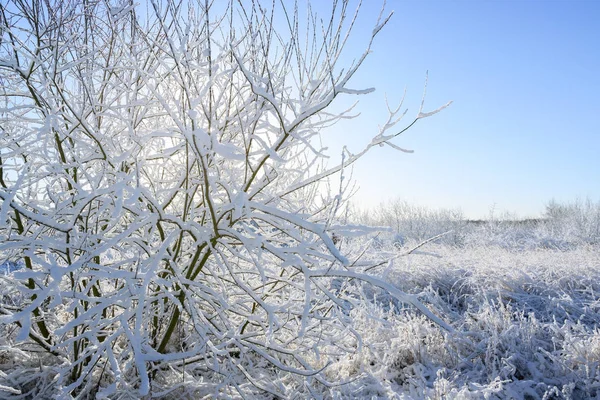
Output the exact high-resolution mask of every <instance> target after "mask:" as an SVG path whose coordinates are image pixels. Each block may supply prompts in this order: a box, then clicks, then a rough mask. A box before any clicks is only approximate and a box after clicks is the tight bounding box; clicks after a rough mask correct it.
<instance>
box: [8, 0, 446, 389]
mask: <svg viewBox="0 0 600 400" xmlns="http://www.w3.org/2000/svg"><path fill="white" fill-rule="evenodd" d="M285 4H287V3H285V2H281V3H279V2H273V3H265V4H262V3H260V2H256V1H253V2H246V1H234V0H232V1H231V2H229V3H225V2H212V1H208V0H206V1H204V0H197V1H193V0H190V1H177V0H172V1H171V0H165V1H161V0H152V1H150V2H148V3H147V4H144V5H139V4H137V3H136V2H134V1H132V0H123V1H111V0H100V1H95V0H84V1H80V0H66V1H42V0H33V1H31V0H9V1H5V2H2V4H1V5H0V71H1V72H0V81H1V85H0V87H1V89H0V91H1V92H0V102H1V105H0V221H1V222H0V261H4V260H9V261H13V262H16V261H22V263H23V264H24V268H23V269H22V270H21V271H19V272H16V273H14V279H13V281H12V283H11V284H12V285H13V286H12V289H11V290H13V292H11V293H13V294H15V293H17V294H18V296H16V297H15V298H18V299H20V301H15V302H14V303H12V304H8V303H4V304H3V305H2V307H0V313H1V314H2V317H1V318H2V319H1V322H2V323H3V324H4V326H5V328H6V329H5V332H8V333H10V332H12V331H11V330H10V329H8V328H7V327H12V326H14V327H18V330H17V332H18V333H17V334H16V335H15V336H14V337H11V336H10V335H9V336H8V337H7V338H6V339H5V340H8V341H12V340H14V341H17V342H27V343H29V344H30V345H29V346H27V347H26V349H28V351H35V352H39V351H40V350H42V353H39V354H44V357H45V358H44V364H45V365H46V369H45V370H44V373H45V374H49V375H48V376H51V377H52V380H51V381H46V380H43V379H40V380H38V381H36V382H35V384H31V379H30V380H29V381H27V380H26V379H27V378H26V376H28V375H27V374H19V375H18V376H17V375H15V374H13V375H10V376H9V378H10V379H8V378H6V377H5V378H6V379H4V380H3V382H4V383H2V390H4V391H12V392H14V393H19V392H23V393H25V392H27V391H28V390H29V393H37V394H38V395H39V393H42V392H44V391H48V393H50V392H51V393H53V395H59V396H66V395H68V394H70V395H78V394H79V395H87V394H93V393H97V394H98V395H101V396H105V397H111V396H112V397H115V396H116V394H117V393H138V395H139V394H141V395H146V394H148V393H150V392H152V394H153V395H156V396H159V395H160V394H161V393H162V394H163V395H167V394H168V393H169V391H177V390H195V391H197V393H204V394H206V393H213V394H215V395H223V396H234V395H244V393H259V392H262V393H271V394H272V395H279V396H290V395H292V394H294V393H305V394H307V393H310V392H311V391H312V390H314V388H315V387H317V386H319V385H329V384H330V382H329V381H328V380H327V375H326V373H325V372H324V371H326V367H327V365H328V364H329V362H330V361H331V360H334V359H335V358H336V357H338V356H339V355H340V354H343V353H345V352H348V351H352V349H353V348H354V347H356V346H359V345H360V337H359V336H358V334H357V333H356V332H354V331H353V329H352V325H351V317H350V308H351V307H352V305H353V304H356V301H358V300H357V294H356V293H351V292H349V290H348V286H345V284H344V282H350V281H352V282H365V283H367V284H369V285H373V286H376V287H379V288H381V289H384V290H386V291H388V292H389V293H390V294H392V295H393V296H395V297H397V298H398V299H399V300H401V301H404V302H406V303H410V304H412V305H414V306H415V307H416V308H417V309H419V310H420V311H421V312H423V313H425V314H426V315H427V316H428V317H429V318H430V319H431V320H433V321H434V322H436V323H437V324H438V325H440V326H441V327H443V328H446V329H451V328H450V327H449V326H447V325H446V324H445V323H444V322H443V321H442V320H440V319H439V318H437V317H436V316H435V315H434V314H433V313H432V312H430V311H429V310H428V309H427V308H426V307H425V306H424V305H422V304H421V303H419V302H418V301H417V300H416V299H415V298H414V297H412V296H409V295H406V294H404V293H402V292H400V291H399V290H397V289H395V288H394V287H393V286H391V285H389V284H388V283H386V282H385V281H384V280H382V279H381V278H379V277H377V276H376V275H373V274H371V273H370V272H367V271H370V270H369V267H371V266H372V263H370V262H368V258H362V259H360V260H359V255H360V254H359V253H360V252H359V251H356V250H354V249H352V248H348V249H342V250H343V251H342V250H340V246H339V245H336V244H335V243H334V241H333V240H332V237H333V233H334V232H336V234H337V235H341V236H348V235H354V234H360V233H361V232H364V231H365V229H366V228H364V229H362V228H360V227H355V226H347V225H344V224H343V223H342V222H343V219H342V218H340V213H341V210H342V208H343V204H344V194H345V190H346V186H347V182H346V181H345V180H344V178H343V171H344V169H345V168H347V167H349V166H350V165H352V164H353V163H354V162H356V161H357V160H358V159H360V158H361V156H362V155H363V154H365V152H367V151H369V150H370V149H371V148H372V147H374V146H378V145H382V144H390V145H391V146H392V147H397V146H396V145H394V144H392V143H390V140H391V139H393V138H394V137H396V136H397V135H399V134H400V133H402V132H403V131H404V130H405V129H407V128H408V127H410V126H412V124H414V122H416V121H417V120H418V119H421V118H423V117H426V116H428V115H431V114H432V113H426V112H423V109H422V105H421V109H420V110H419V112H418V114H417V116H416V117H415V119H414V120H413V121H409V123H408V124H407V125H405V128H404V129H402V128H397V123H398V122H399V121H400V119H401V118H402V116H403V115H404V113H400V112H399V111H400V107H399V108H397V109H394V110H391V111H390V114H389V119H388V120H387V121H383V122H384V124H383V125H382V128H380V130H379V131H375V132H374V134H373V136H372V140H371V141H370V142H369V143H368V145H367V146H366V147H365V148H364V150H363V151H361V152H359V153H356V154H352V153H350V152H348V151H345V153H344V154H343V157H342V162H341V163H340V164H338V165H327V164H325V163H324V159H325V158H324V157H325V149H322V148H320V147H319V146H318V144H317V143H318V141H317V140H315V139H317V138H318V136H319V135H320V134H321V133H322V132H324V131H326V129H327V128H328V127H330V126H331V125H332V124H335V123H336V122H337V121H339V120H341V119H343V118H347V117H348V116H349V114H348V112H344V113H340V114H333V113H331V112H329V111H328V110H329V107H330V106H331V105H332V103H333V102H334V101H335V100H336V98H338V97H340V96H355V95H361V94H365V93H368V92H370V90H355V89H354V88H352V87H351V86H349V84H350V80H351V78H352V76H353V75H354V74H355V73H356V71H357V70H358V69H359V68H360V67H361V65H362V64H363V62H364V60H365V58H366V57H367V55H368V53H369V52H370V51H371V44H372V42H373V40H374V39H375V36H376V35H377V34H378V33H379V32H380V30H381V29H382V28H383V27H384V25H385V24H386V23H387V22H388V20H389V18H390V15H388V14H385V13H384V12H382V13H381V15H380V17H379V19H378V20H377V21H376V22H375V24H374V28H373V30H372V34H371V37H370V38H368V39H369V40H367V43H368V45H367V48H366V49H364V52H362V53H359V54H357V58H356V59H355V61H354V62H353V63H352V64H351V65H346V66H342V65H340V60H341V59H342V53H343V51H344V47H345V45H346V43H347V41H348V37H349V35H350V33H351V31H352V27H353V26H354V22H355V19H356V17H357V15H358V9H357V10H354V9H352V8H351V7H349V4H348V2H347V1H344V0H342V1H334V2H333V3H332V4H333V7H332V9H331V13H330V15H327V16H326V18H324V19H322V18H320V17H318V16H317V15H316V14H315V13H313V12H312V10H311V8H310V6H309V5H308V4H293V5H290V6H286V5H285ZM303 16H304V17H303ZM434 112H436V111H434ZM326 182H337V184H336V185H339V191H338V193H337V194H335V195H334V196H331V197H329V196H326V195H324V193H325V192H324V191H323V190H322V189H323V184H324V183H326ZM378 262H380V260H379V261H378ZM11 343H12V342H11ZM32 346H33V347H32ZM14 351H15V352H17V350H16V348H14ZM19 351H20V350H19ZM20 354H21V353H19V354H16V353H15V354H13V356H14V357H17V358H18V357H20ZM36 371H37V372H36ZM36 373H37V374H38V375H35V374H36ZM41 373H42V371H38V370H37V369H34V370H33V372H31V371H29V376H34V377H35V376H39V374H41ZM4 375H6V374H4ZM4 375H3V376H4ZM190 382H191V383H190ZM44 385H45V386H44ZM183 386H185V387H186V389H181V387H183ZM190 388H191V389H190Z"/></svg>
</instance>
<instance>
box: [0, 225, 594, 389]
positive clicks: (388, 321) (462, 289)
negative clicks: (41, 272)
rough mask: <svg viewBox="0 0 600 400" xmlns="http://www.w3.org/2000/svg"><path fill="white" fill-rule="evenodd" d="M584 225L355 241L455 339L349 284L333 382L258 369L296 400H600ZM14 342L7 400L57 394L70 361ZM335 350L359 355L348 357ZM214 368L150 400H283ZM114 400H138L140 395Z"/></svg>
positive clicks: (180, 378)
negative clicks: (243, 397) (59, 374)
mask: <svg viewBox="0 0 600 400" xmlns="http://www.w3.org/2000/svg"><path fill="white" fill-rule="evenodd" d="M429 217H430V216H429ZM580 217H581V215H580ZM581 220H582V219H581V218H578V219H576V218H574V217H573V215H570V216H569V218H564V219H563V220H561V221H558V220H557V218H554V219H550V220H547V221H541V220H540V221H529V222H521V223H515V222H502V221H496V222H486V223H478V224H474V223H465V222H462V221H454V222H452V221H446V224H445V225H444V224H442V225H443V226H441V227H443V228H447V227H448V224H450V225H452V224H453V223H454V224H458V225H457V226H455V227H454V228H456V229H455V231H454V232H453V233H451V234H448V235H446V236H444V237H441V238H440V239H438V240H437V241H433V242H429V243H427V244H425V245H423V246H422V247H419V248H418V249H417V250H414V251H413V252H411V253H410V254H406V253H407V252H408V251H410V250H411V249H413V248H414V247H415V246H416V245H417V244H419V241H418V240H417V238H416V237H417V236H419V235H418V234H417V233H415V232H416V231H411V230H410V229H409V228H408V227H405V229H404V234H403V235H399V234H388V235H385V234H384V235H379V236H376V237H375V236H373V237H371V238H370V239H368V242H364V241H363V242H360V243H359V242H357V241H356V240H354V239H353V240H347V241H346V240H344V241H343V242H342V243H340V244H339V246H340V247H341V249H342V251H343V250H344V247H345V246H362V247H364V246H368V247H369V248H370V249H371V250H372V252H373V253H374V254H377V256H386V257H387V256H389V257H392V259H393V261H392V262H390V263H388V264H384V265H381V266H380V267H378V268H377V269H375V270H373V271H371V272H373V274H375V275H376V276H379V277H381V278H384V279H385V280H386V281H387V282H389V283H391V284H392V285H394V286H395V287H397V288H399V289H401V290H403V291H404V292H406V293H410V294H414V295H416V296H417V297H418V299H419V300H421V301H422V302H423V303H424V304H426V305H427V307H428V308H429V309H430V310H431V311H433V312H434V313H435V314H436V315H437V316H439V317H440V318H442V319H443V320H444V321H446V322H447V323H448V324H450V325H451V326H452V328H453V332H447V331H445V330H444V329H442V328H440V327H439V326H438V325H436V324H434V323H432V322H431V320H429V319H427V318H426V317H425V316H423V315H422V314H420V313H419V312H418V311H416V309H415V308H414V307H412V306H410V305H406V304H403V303H401V302H399V301H397V300H396V299H394V298H393V297H391V296H390V295H389V294H387V293H386V292H385V291H383V290H380V289H373V287H372V286H367V285H365V284H358V283H355V284H354V286H353V284H352V283H350V284H349V285H347V286H346V287H345V289H344V292H345V293H354V294H355V298H356V299H359V300H366V301H357V302H354V303H353V307H347V310H348V319H347V320H348V321H351V325H350V326H349V327H348V334H347V335H346V336H345V337H341V338H340V340H339V342H338V343H334V344H333V343H332V344H329V347H328V346H325V347H323V348H322V349H320V353H321V354H323V355H327V356H328V358H329V360H330V362H331V361H333V362H331V363H330V365H329V366H328V367H327V368H325V369H323V370H322V371H321V376H320V378H322V379H317V377H310V376H308V377H302V376H294V375H293V374H290V373H288V372H282V371H274V370H273V369H272V368H271V367H270V366H265V365H264V362H262V363H261V362H260V361H257V362H256V365H254V366H253V368H254V370H253V371H254V372H257V371H262V376H264V377H265V379H266V380H268V379H272V380H275V381H276V382H277V383H276V384H277V385H278V386H279V389H281V391H282V392H284V393H287V394H289V396H290V398H300V397H307V396H308V397H313V398H334V399H355V398H365V399H425V398H427V399H505V398H514V399H593V398H600V370H599V368H598V367H599V366H600V330H599V325H600V246H599V245H598V242H597V241H596V236H595V235H596V233H594V232H596V231H594V230H593V229H592V230H590V229H591V228H590V227H592V228H593V227H594V226H592V225H590V224H582V223H581ZM415 221H416V220H413V221H412V222H413V225H412V226H413V227H414V226H420V227H421V228H422V227H423V226H427V227H428V229H427V231H428V232H429V233H430V234H431V233H435V231H436V229H437V228H436V226H438V225H436V224H437V223H439V221H438V222H432V221H433V219H431V218H429V220H427V219H426V218H425V219H423V220H422V221H421V224H415ZM427 221H429V223H425V222H427ZM577 221H579V223H578V222H577ZM590 221H592V222H593V219H590ZM559 222H560V223H559ZM439 227H440V226H438V228H439ZM594 229H595V228H594ZM419 232H420V231H419ZM582 232H585V234H584V233H582ZM552 236H554V237H552ZM9 272H10V271H5V274H3V275H2V276H0V280H1V288H2V294H3V305H4V306H6V307H9V306H10V302H15V301H18V299H14V298H11V297H10V287H11V283H10V282H11V279H12V278H11V274H10V273H9ZM334 286H335V285H334ZM347 300H349V301H350V302H352V301H353V300H352V298H347ZM65 322H66V321H65ZM2 330H3V332H2V335H1V339H0V397H2V398H10V399H25V398H32V396H33V398H52V397H53V396H55V395H56V392H55V389H54V386H53V382H55V380H56V372H55V371H56V369H55V367H56V364H57V363H58V361H57V360H56V359H53V358H52V357H49V356H48V355H45V354H44V353H43V352H42V353H40V352H37V351H33V352H32V351H31V349H32V344H27V343H17V342H16V340H15V337H16V335H17V333H18V330H17V329H16V328H15V327H14V326H3V327H2ZM336 346H339V348H340V349H341V348H345V349H352V348H355V349H356V350H355V351H351V352H347V351H337V352H336V349H335V347H336ZM336 354H339V356H337V357H336V356H335V355H336ZM315 362H316V363H318V362H319V360H315ZM209 370H210V368H208V369H206V368H205V366H203V362H201V361H200V362H198V361H196V362H191V363H190V364H189V365H188V366H186V367H184V368H181V366H180V368H177V367H174V368H172V369H171V370H165V371H162V374H161V375H160V376H159V378H157V381H156V382H157V383H160V385H161V386H160V387H161V390H159V391H153V392H152V396H153V398H165V399H193V398H214V397H220V398H236V397H238V396H239V392H240V391H242V392H245V393H248V394H250V395H251V398H256V399H272V398H276V397H275V396H273V395H272V394H270V393H268V392H266V391H261V390H259V389H257V388H256V387H255V386H252V385H250V386H248V387H246V389H244V388H243V387H242V388H241V389H242V390H240V387H238V388H235V389H234V388H233V387H228V385H232V384H233V382H238V383H239V382H240V381H239V379H233V378H232V377H231V376H229V377H227V376H221V377H220V376H219V375H218V374H214V373H211V372H209ZM229 373H231V371H229ZM255 376H256V374H255ZM219 382H220V383H219ZM322 382H336V384H335V385H333V386H327V385H325V384H323V383H322ZM240 385H241V386H243V384H240ZM246 385H248V384H247V383H246ZM17 391H20V392H21V394H17ZM92 395H93V394H89V396H92ZM100 397H101V396H100ZM110 398H114V399H125V398H136V391H135V390H134V388H132V390H131V391H130V392H128V391H124V392H121V394H119V395H116V396H115V395H112V396H110Z"/></svg>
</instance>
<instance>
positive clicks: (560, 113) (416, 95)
mask: <svg viewBox="0 0 600 400" xmlns="http://www.w3.org/2000/svg"><path fill="white" fill-rule="evenodd" d="M364 3H365V4H363V13H362V15H361V17H360V20H359V25H358V29H357V31H356V32H355V41H354V42H351V46H352V47H351V48H349V51H348V55H358V54H359V53H360V51H361V50H362V49H363V48H364V44H365V43H366V42H365V40H366V39H365V36H366V35H368V32H370V30H371V29H372V25H371V24H372V21H374V20H375V18H376V17H377V14H378V11H379V8H380V7H379V5H380V4H379V2H376V1H370V0H369V1H365V2H364ZM387 8H388V9H389V10H394V16H393V18H392V20H391V21H390V23H389V24H388V26H387V27H386V29H385V30H384V31H383V32H382V33H381V36H379V37H378V39H379V40H378V41H377V42H376V44H375V47H374V53H373V54H372V55H371V57H370V58H369V59H368V60H367V62H366V64H365V65H364V68H363V69H362V70H361V71H360V72H359V73H358V74H357V75H356V76H355V78H354V79H353V81H351V85H350V86H352V87H353V88H357V89H358V88H364V87H375V88H376V89H377V91H376V92H375V93H373V94H370V95H368V96H363V97H362V98H360V100H361V102H360V104H359V110H360V111H361V113H362V114H361V116H360V117H359V118H358V119H355V120H353V121H351V122H346V123H343V124H340V125H339V126H337V127H335V128H333V129H332V130H331V131H330V132H328V133H326V134H325V135H324V136H325V142H326V143H327V144H328V145H329V146H330V148H331V151H332V152H333V153H334V154H336V153H338V152H339V150H338V149H339V146H340V145H341V144H342V143H345V144H347V145H348V147H349V149H350V150H351V151H354V152H358V151H359V150H360V149H361V148H362V147H363V146H364V145H365V144H366V143H368V142H369V141H370V138H371V137H372V135H373V134H374V133H376V129H377V123H379V122H381V123H383V122H384V120H385V118H386V115H387V114H386V108H385V98H384V95H386V94H387V96H388V99H389V100H390V102H391V103H392V104H395V103H397V102H398V101H399V100H400V98H401V97H402V93H403V91H404V88H406V89H407V91H408V94H407V98H406V100H405V104H404V105H405V107H407V108H408V109H409V111H408V115H407V122H408V119H409V117H411V116H414V115H415V114H416V113H417V111H418V108H419V104H420V98H421V95H422V91H423V84H424V80H425V74H426V71H429V85H428V96H427V98H426V109H434V108H437V107H438V106H440V105H442V104H444V103H446V102H447V101H449V100H453V104H452V105H451V106H450V108H448V109H446V110H445V111H443V112H442V113H440V114H437V115H435V116H433V117H431V118H428V119H425V120H422V121H419V122H418V124H417V125H416V126H415V127H414V128H413V129H411V130H410V131H408V132H406V133H405V134H404V135H403V136H401V137H399V138H397V139H396V140H395V142H394V143H395V144H397V145H399V146H401V147H405V148H409V149H413V150H415V153H414V154H404V153H399V152H397V151H395V150H393V149H391V148H390V147H385V148H377V149H374V151H373V152H372V153H371V154H369V155H367V156H366V157H365V158H364V159H363V160H361V161H359V164H358V165H356V166H355V168H354V178H355V179H356V180H357V183H358V185H359V186H360V191H359V192H358V193H357V194H356V195H355V197H354V199H353V200H354V201H355V202H356V203H357V204H358V205H359V206H361V207H372V206H376V205H377V204H379V203H380V202H381V201H385V200H388V199H393V198H398V197H399V198H402V199H406V200H408V201H410V202H414V203H418V204H422V205H425V206H429V207H448V208H457V207H459V208H461V209H462V210H463V212H464V213H465V214H466V215H467V216H468V217H471V218H483V217H487V216H488V215H489V212H490V210H491V208H492V207H493V208H494V209H495V210H496V212H501V211H503V210H507V211H511V212H515V213H516V214H517V215H518V216H521V217H527V216H537V215H539V214H540V212H542V211H543V209H544V206H545V204H546V203H547V202H548V201H549V200H551V199H556V200H558V201H565V202H568V201H572V200H575V199H576V198H578V197H579V198H586V197H589V198H591V199H593V200H596V201H597V200H600V74H599V72H600V22H599V21H600V2H599V1H578V0H572V1H525V0H523V1H427V0H424V1H388V4H387ZM361 39H364V40H363V41H362V42H361ZM344 104H347V102H344V101H342V102H341V103H339V105H340V106H342V105H344Z"/></svg>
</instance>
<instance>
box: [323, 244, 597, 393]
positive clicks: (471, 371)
mask: <svg viewBox="0 0 600 400" xmlns="http://www.w3.org/2000/svg"><path fill="white" fill-rule="evenodd" d="M427 250H428V254H417V255H411V256H408V257H404V258H402V259H401V260H400V261H399V262H397V263H396V264H395V266H394V268H393V270H391V271H389V275H388V279H389V280H390V281H391V282H393V283H394V284H396V285H397V286H398V287H399V288H401V289H403V290H405V291H407V292H411V293H418V294H419V297H420V298H421V299H422V300H423V301H424V302H425V303H426V304H428V305H429V306H430V308H432V309H433V310H436V311H437V313H438V315H441V316H444V317H445V318H446V320H447V321H449V322H450V323H451V324H452V325H453V327H454V328H455V329H456V332H455V333H453V334H449V333H446V332H443V331H442V330H440V329H439V328H437V327H435V326H433V325H432V324H431V323H430V322H429V321H427V320H426V319H425V318H423V317H422V316H419V315H417V314H415V313H414V312H413V311H412V310H410V309H402V308H401V306H400V307H398V305H393V306H392V307H390V306H389V298H386V297H385V296H384V295H383V296H382V295H380V296H379V297H378V302H379V304H378V307H372V308H370V309H362V310H360V311H359V312H357V313H356V315H355V321H356V329H358V330H359V331H361V332H362V333H363V340H364V346H363V348H362V351H361V352H360V353H359V354H356V355H351V356H348V357H346V358H345V359H344V360H340V362H339V363H338V364H337V365H336V366H335V367H334V368H332V369H331V374H334V375H336V377H338V378H350V377H353V376H356V377H359V378H358V379H357V380H356V381H354V382H353V383H351V384H349V385H347V386H346V387H340V388H339V389H338V390H336V394H335V396H334V397H338V398H352V397H358V398H417V399H418V398H434V399H435V398H439V399H442V398H444V399H454V398H456V399H470V398H473V399H480V398H481V399H483V398H486V399H488V398H498V399H503V398H515V399H538V398H539V399H544V398H546V399H549V398H565V399H589V398H600V396H599V395H598V394H599V388H600V371H598V366H599V363H600V331H599V330H598V326H599V323H600V301H599V294H600V252H599V251H598V250H599V249H598V248H597V247H593V246H581V247H577V248H575V249H571V250H568V251H560V250H550V249H533V250H527V251H523V250H515V249H510V248H503V247H500V246H494V245H490V246H485V247H484V246H478V247H464V248H452V247H449V246H439V245H430V246H429V247H428V249H427Z"/></svg>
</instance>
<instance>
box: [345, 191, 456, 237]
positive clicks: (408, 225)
mask: <svg viewBox="0 0 600 400" xmlns="http://www.w3.org/2000/svg"><path fill="white" fill-rule="evenodd" d="M355 217H356V219H357V220H359V221H360V222H361V223H364V224H368V225H372V226H386V227H390V228H391V229H392V232H393V235H392V237H391V238H390V239H391V240H392V241H393V242H394V243H397V244H404V242H405V241H406V240H412V241H419V242H420V241H424V240H427V239H430V238H432V237H434V236H437V235H440V234H442V233H447V234H446V235H444V236H443V237H440V239H439V240H438V241H436V242H437V243H445V244H451V245H455V246H460V245H462V244H464V229H465V227H466V226H467V221H466V220H465V217H464V216H463V213H462V211H461V210H460V209H429V208H427V207H425V206H420V205H415V204H411V203H409V202H407V201H405V200H402V199H394V200H390V201H388V202H385V203H381V204H379V206H377V207H375V208H374V209H372V210H363V211H362V212H357V213H355Z"/></svg>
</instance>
